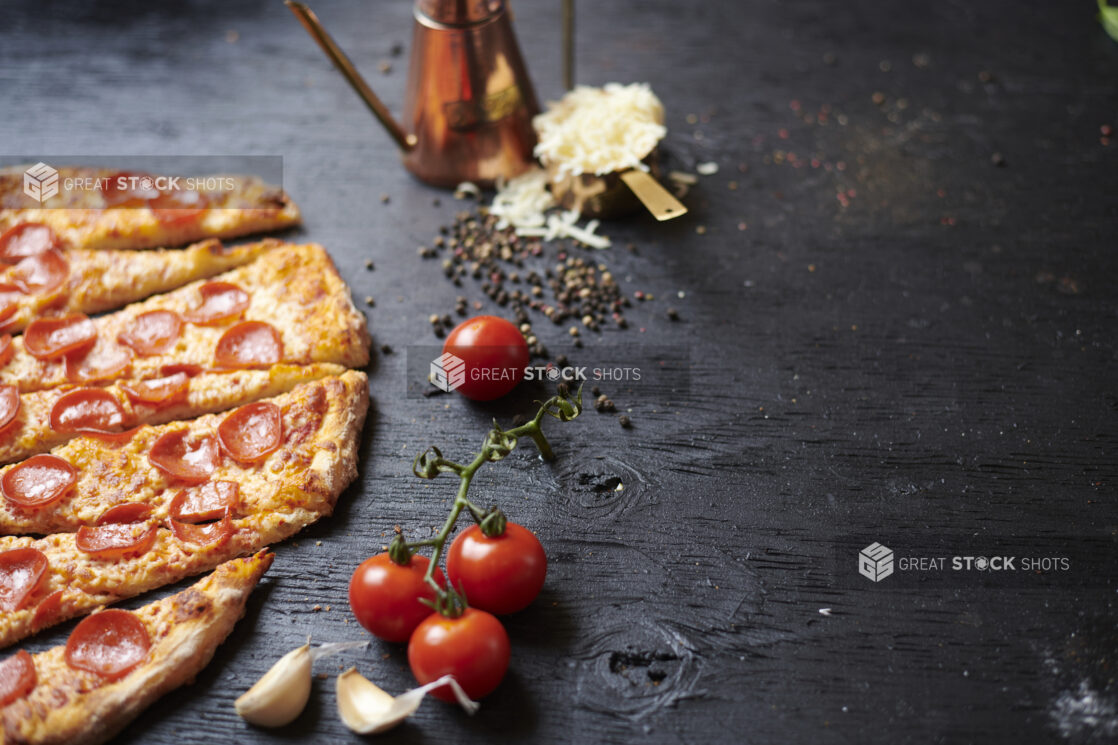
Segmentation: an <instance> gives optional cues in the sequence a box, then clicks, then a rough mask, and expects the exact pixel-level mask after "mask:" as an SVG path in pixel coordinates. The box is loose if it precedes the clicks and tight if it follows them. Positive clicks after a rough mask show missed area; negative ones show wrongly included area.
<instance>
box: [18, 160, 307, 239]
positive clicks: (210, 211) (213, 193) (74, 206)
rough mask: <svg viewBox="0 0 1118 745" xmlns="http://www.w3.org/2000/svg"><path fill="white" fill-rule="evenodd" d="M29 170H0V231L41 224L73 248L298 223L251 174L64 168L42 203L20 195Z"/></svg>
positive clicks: (285, 202) (289, 207) (290, 206)
mask: <svg viewBox="0 0 1118 745" xmlns="http://www.w3.org/2000/svg"><path fill="white" fill-rule="evenodd" d="M28 168H29V166H12V167H8V168H2V169H0V233H3V232H4V231H6V230H8V229H10V228H12V227H14V226H16V225H20V224H23V223H41V224H43V225H47V226H49V227H50V228H51V230H53V231H54V233H55V234H56V235H58V236H59V237H60V238H61V240H62V241H63V242H64V244H65V245H66V246H69V247H71V248H89V249H115V248H152V247H155V246H177V245H182V244H185V243H191V242H193V241H197V240H201V239H203V238H234V237H237V236H242V235H250V234H252V233H261V232H265V231H270V230H278V229H281V228H287V227H291V226H293V225H298V224H299V220H300V216H299V208H298V207H296V206H295V203H294V202H293V201H291V198H290V197H288V196H287V194H285V193H284V191H283V190H282V189H281V188H279V187H277V186H272V185H269V184H266V183H264V182H263V181H261V180H260V179H258V178H256V177H253V176H239V175H217V176H206V177H200V178H197V179H186V178H177V179H176V178H175V177H166V176H155V175H152V174H144V173H135V172H128V171H117V170H112V169H103V168H81V167H67V168H59V169H57V171H58V183H59V189H58V193H57V194H56V195H54V196H51V197H49V198H47V199H44V200H42V201H41V202H40V201H39V199H37V198H34V197H31V196H29V195H27V194H26V193H25V192H24V179H25V173H26V172H27V170H28ZM67 184H71V185H80V186H81V187H82V188H65V187H66V185H67Z"/></svg>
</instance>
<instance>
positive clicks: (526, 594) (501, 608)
mask: <svg viewBox="0 0 1118 745" xmlns="http://www.w3.org/2000/svg"><path fill="white" fill-rule="evenodd" d="M446 573H447V576H449V577H450V584H451V586H452V587H454V588H455V589H457V590H460V591H461V592H462V593H464V594H465V596H466V602H468V603H469V604H470V605H471V606H473V607H474V608H481V609H482V610H487V611H489V612H490V613H496V614H498V615H503V614H506V613H515V612H517V611H518V610H523V609H524V608H526V607H528V604H529V603H531V602H532V601H533V600H535V599H536V596H537V595H539V594H540V588H542V587H543V580H544V577H545V576H546V575H547V556H546V555H545V554H544V552H543V546H541V545H540V542H539V539H537V538H536V536H534V535H532V531H530V530H528V529H526V528H524V527H523V526H520V525H517V524H516V523H507V524H506V525H505V532H504V533H502V534H501V535H499V536H497V537H496V538H490V537H489V536H487V535H485V533H482V532H481V528H480V527H479V526H477V525H471V526H470V527H469V528H467V529H466V530H464V531H462V533H460V534H459V535H458V537H457V538H455V539H454V543H452V544H450V551H449V552H448V553H447V555H446Z"/></svg>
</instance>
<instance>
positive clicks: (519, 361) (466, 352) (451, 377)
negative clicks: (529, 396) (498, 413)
mask: <svg viewBox="0 0 1118 745" xmlns="http://www.w3.org/2000/svg"><path fill="white" fill-rule="evenodd" d="M447 353H450V354H453V355H454V356H455V357H457V358H458V359H460V360H462V362H464V363H465V364H464V365H458V363H457V362H456V361H455V360H448V361H447V364H444V365H443V368H444V369H445V370H446V374H447V381H448V384H449V385H450V386H454V383H455V382H456V381H457V380H459V378H457V377H456V376H457V375H461V378H460V380H461V382H460V383H459V385H458V386H457V388H453V390H457V391H458V392H459V393H461V394H462V395H463V396H465V397H466V398H472V399H474V400H475V401H492V400H493V399H495V398H500V397H501V396H503V395H505V394H506V393H508V392H509V391H511V390H512V389H513V388H515V387H516V384H517V383H519V382H520V380H521V378H523V377H524V368H525V367H527V366H528V360H529V356H528V342H526V341H524V335H523V334H521V333H520V329H518V328H517V327H516V326H514V325H513V324H512V323H510V322H508V321H506V320H505V319H503V318H498V317H497V316H476V317H474V318H471V319H469V320H467V321H463V322H462V323H460V324H458V325H457V326H455V328H454V330H453V331H451V332H450V336H448V337H446V343H445V344H443V354H444V355H445V354H447Z"/></svg>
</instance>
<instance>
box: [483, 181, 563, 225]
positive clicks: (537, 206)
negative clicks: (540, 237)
mask: <svg viewBox="0 0 1118 745" xmlns="http://www.w3.org/2000/svg"><path fill="white" fill-rule="evenodd" d="M554 206H555V200H554V199H553V198H552V196H551V192H549V191H548V190H547V171H544V170H543V169H542V168H533V169H531V170H530V171H528V172H527V173H523V174H521V175H519V176H517V177H516V178H514V179H513V180H512V181H509V182H508V183H500V182H498V184H497V195H496V196H495V197H493V204H491V205H490V206H489V214H491V215H496V216H497V217H498V218H500V219H499V220H498V222H497V229H498V230H504V229H505V228H507V227H508V226H509V225H512V226H513V227H515V228H537V227H540V226H541V225H543V224H544V221H545V215H544V213H545V212H547V211H548V210H549V209H551V208H552V207H554Z"/></svg>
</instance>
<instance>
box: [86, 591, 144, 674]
mask: <svg viewBox="0 0 1118 745" xmlns="http://www.w3.org/2000/svg"><path fill="white" fill-rule="evenodd" d="M150 648H151V636H150V635H149V634H148V630H147V629H146V628H144V624H143V623H141V622H140V619H139V618H137V617H136V615H135V614H134V613H132V612H131V611H126V610H120V609H119V608H110V609H109V610H104V611H101V612H100V613H94V614H93V615H91V616H87V617H86V618H84V619H82V622H81V623H79V624H78V625H77V626H76V627H74V630H73V632H71V633H70V638H69V639H67V640H66V655H65V657H66V664H68V665H69V666H70V667H72V668H74V669H75V670H85V671H87V672H91V673H96V674H98V675H101V676H103V677H105V678H107V679H109V680H117V679H118V678H123V677H124V676H125V675H127V674H128V673H129V672H130V671H131V670H132V668H134V667H136V665H139V664H140V663H141V662H143V660H144V658H145V657H147V654H148V650H149V649H150Z"/></svg>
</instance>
